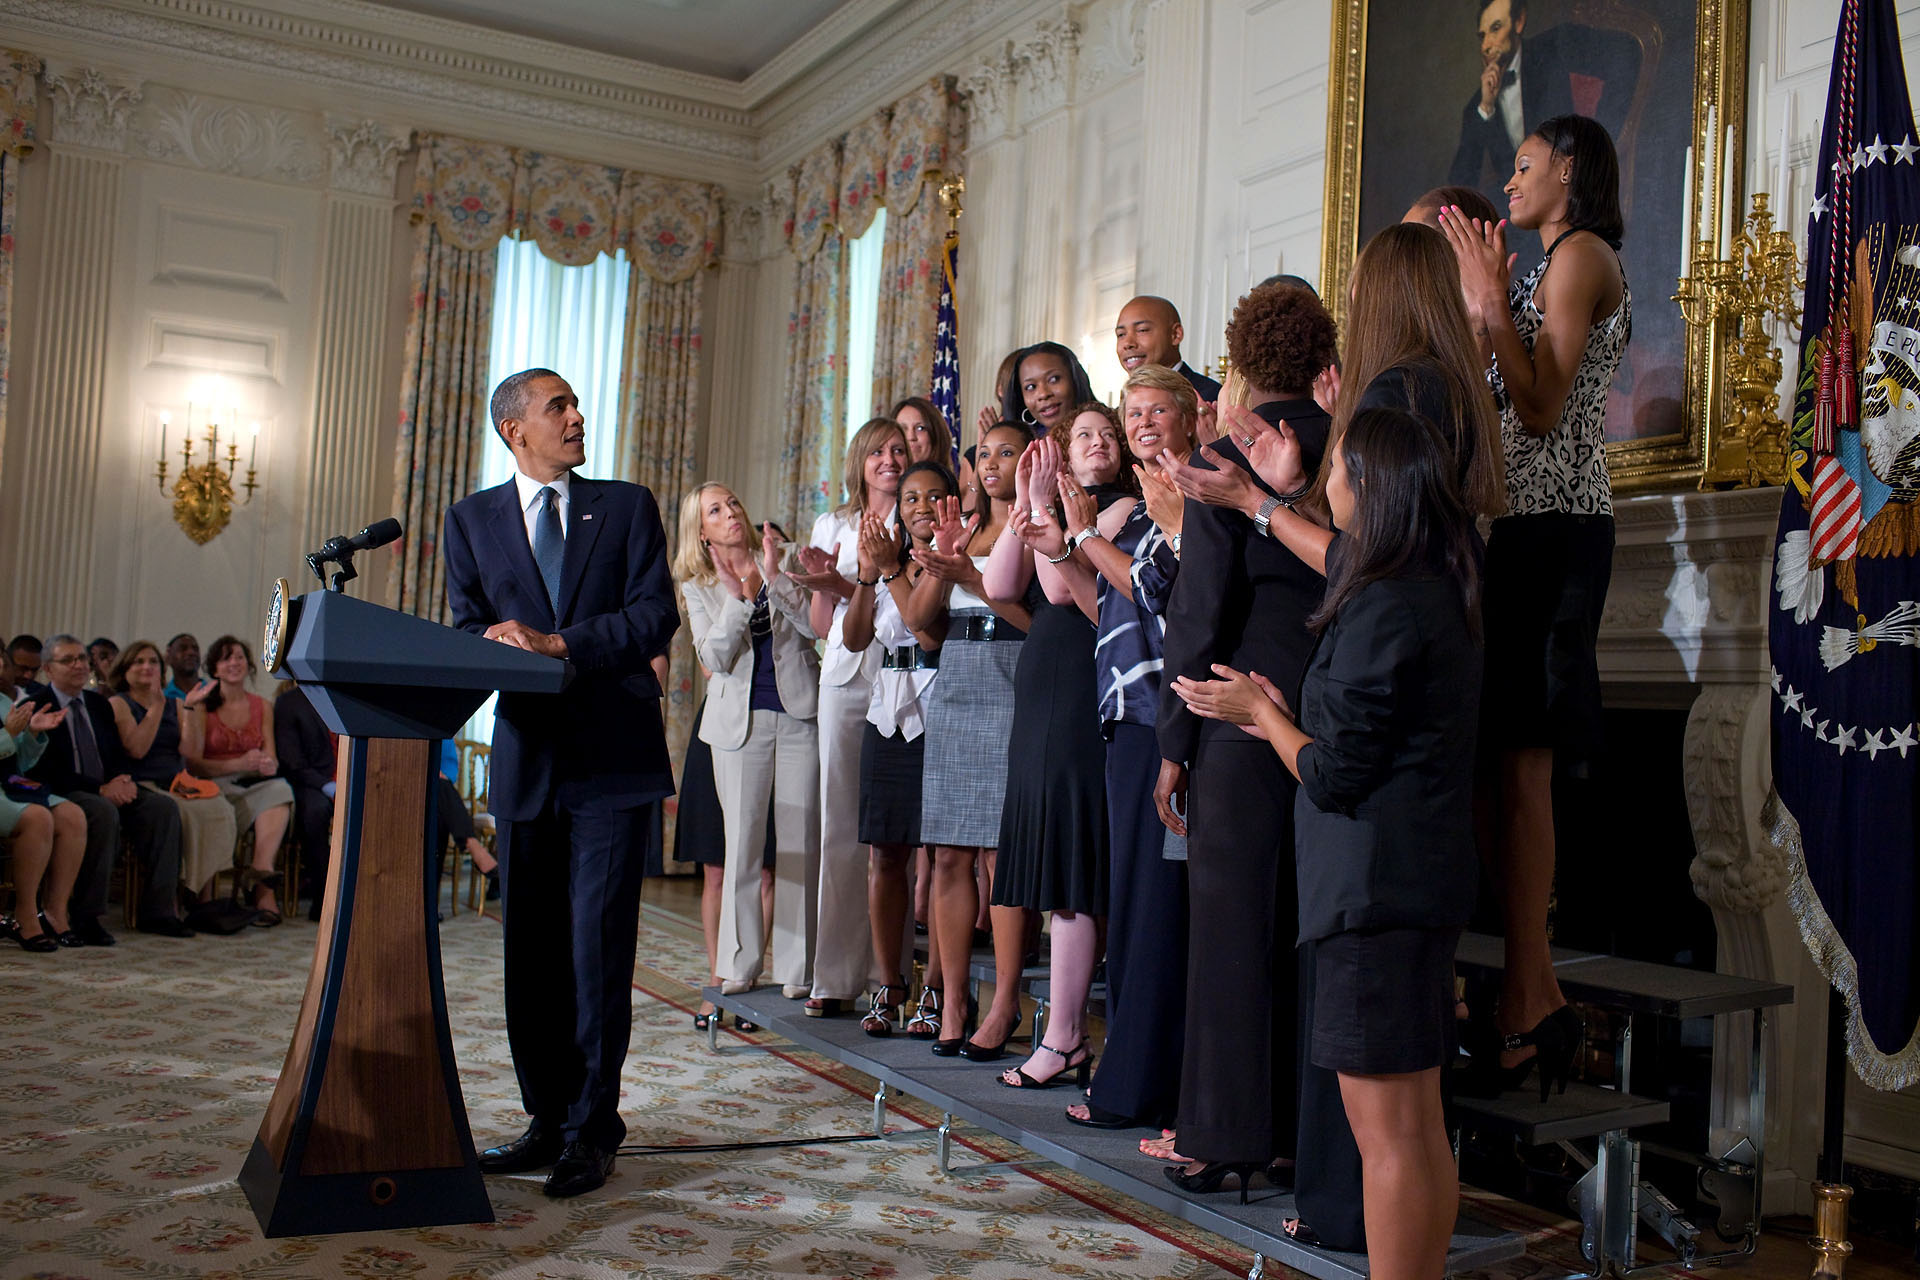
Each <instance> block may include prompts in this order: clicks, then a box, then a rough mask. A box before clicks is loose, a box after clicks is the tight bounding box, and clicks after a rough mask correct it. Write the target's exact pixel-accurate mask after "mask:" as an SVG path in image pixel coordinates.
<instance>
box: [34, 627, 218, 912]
mask: <svg viewBox="0 0 1920 1280" xmlns="http://www.w3.org/2000/svg"><path fill="white" fill-rule="evenodd" d="M46 656H47V663H46V677H47V682H46V683H45V684H44V685H39V686H36V687H34V688H33V689H30V690H28V697H29V699H30V700H31V701H33V702H35V703H36V704H38V705H40V706H51V707H58V708H60V709H61V710H64V711H65V712H67V718H66V719H65V720H63V721H61V722H60V724H59V725H58V726H57V727H56V728H54V729H53V730H52V731H50V732H49V733H48V734H47V749H46V752H45V754H43V755H42V756H41V757H40V762H39V763H38V764H36V765H35V766H34V767H33V768H32V769H31V770H29V771H28V776H29V777H31V778H33V779H34V780H35V781H36V782H42V783H45V784H46V785H47V787H48V788H50V789H51V790H52V791H53V792H54V793H55V794H56V795H60V796H63V797H65V798H66V799H67V800H68V801H69V802H70V803H72V804H75V805H78V806H79V807H80V811H81V812H82V813H84V814H86V815H87V853H86V857H85V858H84V859H82V860H81V863H80V879H79V882H78V883H76V884H75V885H74V887H73V900H72V902H71V903H69V904H68V907H67V915H68V917H69V921H70V930H71V932H72V933H73V934H74V935H76V936H77V938H78V939H79V941H80V942H83V943H85V944H87V945H88V946H94V947H110V946H112V945H113V944H114V937H113V935H112V934H111V933H108V932H107V930H106V928H105V927H104V926H102V925H101V923H100V917H101V916H103V915H105V914H106V911H107V887H108V886H109V885H110V884H112V882H113V867H114V859H115V856H116V855H117V854H118V853H119V849H120V833H121V831H122V830H123V829H124V830H125V831H126V833H127V836H128V839H129V841H130V842H131V844H132V846H133V855H134V856H135V857H137V858H139V859H140V865H141V866H142V868H144V870H145V873H146V875H145V878H144V881H143V882H142V884H141V889H140V903H139V910H138V914H137V916H136V919H137V921H138V924H139V929H140V932H142V933H157V934H160V935H162V936H164V937H169V938H191V937H192V936H193V930H191V929H189V928H188V927H187V926H186V923H185V922H184V921H182V920H181V919H180V915H179V905H178V900H179V881H180V810H179V808H178V807H177V806H176V805H175V804H174V803H173V801H172V800H171V799H169V798H168V797H166V796H164V795H161V794H160V793H159V792H156V791H148V790H145V789H143V788H141V787H139V786H136V785H135V784H134V781H133V778H132V777H131V776H130V775H129V774H128V772H127V769H126V758H125V753H124V752H123V751H122V750H121V747H120V733H119V730H118V729H116V728H115V727H114V721H113V707H112V705H111V704H110V703H109V702H108V701H107V699H106V698H105V697H103V696H101V695H100V694H99V693H97V692H95V691H93V690H91V689H88V688H87V687H86V686H87V676H88V674H89V670H90V668H89V664H88V661H87V650H86V647H85V646H84V645H82V644H81V643H80V641H79V639H78V638H77V637H75V636H70V635H57V636H54V637H53V638H52V639H51V640H49V641H48V642H47V646H46Z"/></svg>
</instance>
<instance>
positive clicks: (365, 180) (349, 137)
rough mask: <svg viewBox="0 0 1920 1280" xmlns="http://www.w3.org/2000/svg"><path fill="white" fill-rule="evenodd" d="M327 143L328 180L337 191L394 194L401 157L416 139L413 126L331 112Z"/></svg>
mask: <svg viewBox="0 0 1920 1280" xmlns="http://www.w3.org/2000/svg"><path fill="white" fill-rule="evenodd" d="M326 125H327V146H328V151H329V153H330V155H331V157H332V164H331V166H330V168H329V170H328V182H329V185H331V186H332V187H333V189H334V190H335V191H346V192H350V193H352V194H354V195H361V196H379V197H382V198H384V199H388V200H391V199H393V198H394V190H393V179H394V175H395V174H397V173H398V172H399V171H400V157H401V156H403V155H405V154H406V151H407V148H408V147H409V146H410V145H412V142H413V130H411V129H408V128H404V127H400V126H394V125H386V124H382V123H381V122H380V121H378V120H350V119H344V118H341V117H339V116H328V117H327V118H326Z"/></svg>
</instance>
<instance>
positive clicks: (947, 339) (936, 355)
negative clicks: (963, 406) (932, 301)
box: [928, 231, 960, 471]
mask: <svg viewBox="0 0 1920 1280" xmlns="http://www.w3.org/2000/svg"><path fill="white" fill-rule="evenodd" d="M959 270H960V236H959V234H958V233H957V232H951V231H950V232H948V233H947V243H946V246H945V248H944V249H942V251H941V253H940V301H939V303H938V304H937V305H936V306H935V307H934V313H933V326H934V333H933V388H932V394H931V395H930V396H928V399H930V400H932V401H933V407H934V408H936V409H938V410H939V411H940V413H941V415H942V416H943V417H945V418H946V420H947V429H948V430H949V431H950V432H952V434H953V450H952V453H953V456H952V457H951V458H950V459H948V463H949V465H950V466H952V467H953V469H954V470H955V471H958V470H959V469H960V346H959V328H960V326H959V324H958V323H957V322H956V321H955V320H954V315H953V281H954V278H955V276H956V275H957V274H958V272H959Z"/></svg>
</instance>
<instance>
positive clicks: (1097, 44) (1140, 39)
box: [1074, 0, 1153, 99]
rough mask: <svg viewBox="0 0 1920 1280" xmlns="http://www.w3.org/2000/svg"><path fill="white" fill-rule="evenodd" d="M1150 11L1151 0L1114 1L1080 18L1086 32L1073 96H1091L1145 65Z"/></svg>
mask: <svg viewBox="0 0 1920 1280" xmlns="http://www.w3.org/2000/svg"><path fill="white" fill-rule="evenodd" d="M1152 8H1153V5H1152V3H1150V0H1113V2H1112V3H1108V4H1104V5H1092V6H1089V7H1088V8H1087V10H1086V12H1084V13H1082V14H1081V15H1080V22H1081V25H1082V26H1083V27H1084V28H1085V30H1084V31H1083V32H1082V36H1083V38H1082V40H1081V42H1080V57H1079V62H1078V65H1077V67H1076V68H1075V69H1076V71H1077V73H1078V76H1079V79H1078V82H1077V83H1076V84H1075V86H1074V92H1075V93H1077V94H1078V95H1079V96H1080V97H1081V98H1083V99H1084V98H1088V97H1091V96H1092V95H1093V94H1095V93H1098V92H1099V91H1100V90H1102V89H1104V88H1106V87H1107V86H1109V85H1111V84H1114V83H1117V82H1119V81H1121V80H1124V79H1126V78H1127V77H1128V76H1130V75H1132V74H1134V73H1135V72H1136V71H1139V70H1140V69H1141V67H1143V66H1145V65H1146V60H1147V15H1148V13H1149V12H1151V10H1152Z"/></svg>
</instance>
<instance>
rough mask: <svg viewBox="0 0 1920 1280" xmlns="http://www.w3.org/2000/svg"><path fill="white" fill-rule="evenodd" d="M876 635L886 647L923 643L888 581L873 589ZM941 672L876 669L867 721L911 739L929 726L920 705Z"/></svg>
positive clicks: (884, 733) (886, 734) (888, 733)
mask: <svg viewBox="0 0 1920 1280" xmlns="http://www.w3.org/2000/svg"><path fill="white" fill-rule="evenodd" d="M873 636H874V639H875V640H877V641H878V642H879V643H880V645H881V646H882V647H883V648H886V649H900V648H904V647H906V646H907V645H917V644H919V643H920V639H919V637H918V636H916V635H914V634H913V629H912V628H911V627H909V626H907V622H906V619H904V618H902V617H901V616H900V606H899V605H897V604H895V603H894V602H893V592H892V591H890V590H888V589H887V586H886V584H885V583H882V584H881V585H880V586H878V587H875V588H874V596H873ZM939 674H940V673H939V671H937V670H928V669H925V668H923V669H921V670H917V671H901V670H897V669H893V668H884V667H883V668H882V669H881V670H879V671H877V672H875V673H874V677H873V698H872V699H871V701H869V702H868V704H867V723H868V724H871V725H872V726H873V727H874V728H876V729H878V730H879V731H880V733H881V735H882V736H883V737H891V736H892V735H893V733H894V731H895V730H898V731H899V733H900V736H901V737H903V738H905V739H906V740H907V741H908V742H912V741H913V740H914V739H915V738H917V737H919V736H920V735H921V733H923V732H924V731H925V730H926V727H927V722H926V717H925V715H924V714H923V712H922V710H921V706H920V698H921V695H923V694H924V693H926V691H927V686H928V685H930V684H932V683H933V678H934V677H935V676H937V675H939Z"/></svg>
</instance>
